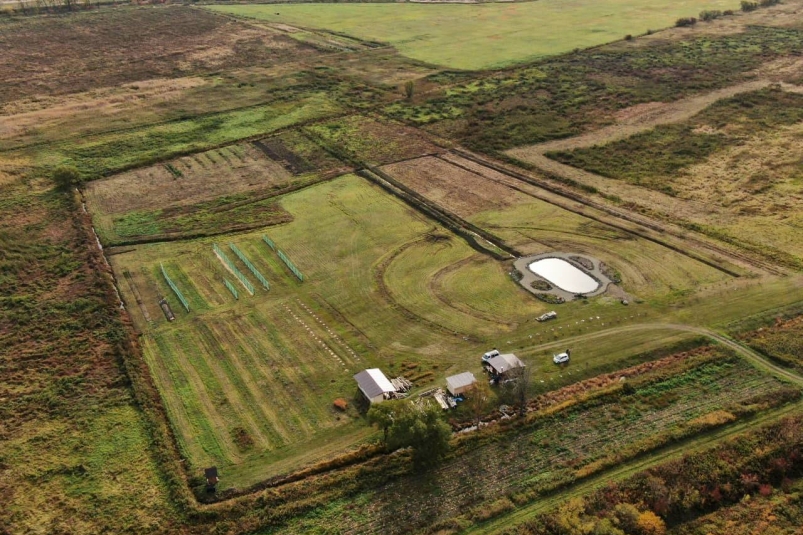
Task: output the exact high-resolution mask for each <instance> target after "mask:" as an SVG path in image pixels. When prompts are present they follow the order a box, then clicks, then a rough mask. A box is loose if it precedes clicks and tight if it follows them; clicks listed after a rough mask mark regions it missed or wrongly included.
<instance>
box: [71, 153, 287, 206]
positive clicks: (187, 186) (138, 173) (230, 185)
mask: <svg viewBox="0 0 803 535" xmlns="http://www.w3.org/2000/svg"><path fill="white" fill-rule="evenodd" d="M289 179H290V173H288V172H287V171H286V170H285V169H284V168H283V167H282V166H281V165H280V164H278V163H276V162H274V161H272V160H270V159H268V158H267V157H265V155H264V154H262V152H260V151H259V150H257V149H256V148H254V147H253V146H251V145H250V144H247V143H244V144H240V145H231V146H228V147H224V148H222V149H215V150H211V151H207V152H201V153H198V154H193V155H192V156H185V157H183V158H178V159H177V160H172V161H170V162H167V163H164V164H157V165H152V166H150V167H145V168H142V169H137V170H134V171H129V172H127V173H122V174H120V175H116V176H113V177H110V178H106V179H103V180H95V181H93V182H90V183H89V184H88V185H87V187H86V198H87V205H88V207H89V209H90V211H91V212H92V213H93V214H99V213H100V214H108V215H119V214H124V213H127V212H132V211H143V210H156V209H165V208H169V207H174V206H187V205H192V204H196V203H199V202H202V201H208V200H212V199H215V198H217V197H222V196H230V195H233V194H236V193H242V192H252V191H256V190H259V189H265V188H269V187H272V186H275V185H277V184H278V185H281V184H284V183H286V182H287V181H288V180H289Z"/></svg>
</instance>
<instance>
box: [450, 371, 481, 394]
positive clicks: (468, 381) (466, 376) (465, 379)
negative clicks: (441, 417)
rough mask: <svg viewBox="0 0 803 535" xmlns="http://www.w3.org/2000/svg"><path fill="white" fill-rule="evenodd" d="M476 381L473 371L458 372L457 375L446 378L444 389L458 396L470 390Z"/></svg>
mask: <svg viewBox="0 0 803 535" xmlns="http://www.w3.org/2000/svg"><path fill="white" fill-rule="evenodd" d="M476 382H477V379H476V378H475V377H474V374H473V373H471V372H463V373H458V374H457V375H452V376H451V377H447V378H446V390H448V391H449V393H450V394H451V395H452V396H459V395H462V394H463V393H465V392H468V391H469V390H471V388H472V387H473V386H474V383H476Z"/></svg>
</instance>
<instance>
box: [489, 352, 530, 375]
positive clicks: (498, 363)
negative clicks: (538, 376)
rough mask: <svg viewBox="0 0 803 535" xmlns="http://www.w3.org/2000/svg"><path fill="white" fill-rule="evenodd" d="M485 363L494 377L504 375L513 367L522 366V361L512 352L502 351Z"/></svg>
mask: <svg viewBox="0 0 803 535" xmlns="http://www.w3.org/2000/svg"><path fill="white" fill-rule="evenodd" d="M485 364H486V366H487V368H488V371H490V373H491V375H492V376H494V377H504V376H505V374H507V373H508V372H509V371H510V370H512V369H514V368H524V363H523V362H522V361H521V360H519V357H517V356H516V355H514V354H513V353H502V354H501V355H497V356H495V357H494V358H492V359H489V360H488V361H487V362H486V363H485Z"/></svg>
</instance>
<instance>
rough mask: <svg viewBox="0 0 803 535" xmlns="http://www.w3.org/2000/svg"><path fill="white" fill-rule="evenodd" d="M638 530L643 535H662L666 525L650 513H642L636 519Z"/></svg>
mask: <svg viewBox="0 0 803 535" xmlns="http://www.w3.org/2000/svg"><path fill="white" fill-rule="evenodd" d="M638 529H639V533H643V534H644V535H664V534H665V533H666V524H664V521H663V520H661V517H659V516H658V515H656V514H655V513H653V512H652V511H644V512H643V513H641V514H640V515H639V517H638Z"/></svg>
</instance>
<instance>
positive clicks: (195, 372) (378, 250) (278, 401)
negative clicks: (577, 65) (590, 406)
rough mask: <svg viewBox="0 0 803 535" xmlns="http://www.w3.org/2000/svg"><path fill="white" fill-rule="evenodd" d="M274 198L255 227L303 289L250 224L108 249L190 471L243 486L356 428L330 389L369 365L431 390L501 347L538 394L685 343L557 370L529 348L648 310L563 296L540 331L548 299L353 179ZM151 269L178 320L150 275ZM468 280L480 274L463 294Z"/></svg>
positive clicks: (607, 351)
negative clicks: (553, 318)
mask: <svg viewBox="0 0 803 535" xmlns="http://www.w3.org/2000/svg"><path fill="white" fill-rule="evenodd" d="M281 204H282V206H283V207H284V208H285V209H286V210H287V211H288V212H289V213H291V214H292V215H293V221H292V222H290V223H287V224H283V225H279V226H276V227H269V228H267V229H265V231H264V232H265V233H267V234H268V235H269V236H270V237H271V239H272V240H274V241H275V242H276V244H277V245H278V246H279V247H280V248H281V249H282V250H284V251H285V252H286V253H287V255H288V256H289V257H290V258H291V259H292V261H293V262H294V263H295V264H296V266H298V268H299V269H300V270H301V271H302V272H303V273H304V275H305V277H306V278H305V281H304V282H303V283H301V282H299V281H298V280H296V279H295V277H294V276H293V275H292V274H291V273H290V271H289V270H288V269H287V268H286V267H285V266H284V265H283V264H282V263H281V261H280V260H279V258H278V257H277V255H276V253H274V252H273V251H271V249H270V248H269V247H268V246H267V245H266V244H265V243H263V241H262V240H261V236H262V234H263V231H259V232H253V233H248V234H241V235H232V236H229V237H225V238H223V237H222V238H219V239H201V240H194V241H184V242H166V243H159V244H154V245H144V246H139V247H138V248H137V249H135V250H132V251H129V252H123V253H121V254H117V255H114V256H112V257H111V258H112V262H113V265H114V267H115V269H116V270H117V271H118V273H119V272H124V271H128V272H129V273H130V274H131V275H130V279H131V281H133V282H132V283H128V284H124V285H122V290H123V292H124V296H125V297H126V298H127V301H128V302H129V303H131V304H132V307H131V310H132V313H133V314H134V319H135V321H136V323H137V325H138V327H139V329H140V330H141V331H142V332H143V333H144V338H143V347H144V350H145V357H146V360H147V361H148V364H149V365H150V367H151V370H152V373H153V375H154V378H155V380H156V383H157V385H158V387H159V389H160V391H161V392H162V395H163V396H164V400H165V403H166V405H167V408H168V411H169V413H170V416H171V419H172V420H173V425H174V426H175V428H176V432H177V436H178V438H179V442H180V444H181V446H182V449H183V450H184V452H185V454H186V455H187V456H188V458H189V459H190V461H191V462H192V465H193V466H195V467H203V466H207V465H211V464H217V465H218V466H219V467H220V468H221V469H222V470H225V471H226V474H227V484H229V485H233V486H237V487H241V486H244V485H248V484H252V483H256V482H257V481H259V480H261V479H264V478H265V477H268V476H270V475H275V474H277V473H280V472H282V471H286V470H288V469H290V468H293V467H297V466H300V465H301V464H305V463H309V462H314V461H316V460H320V459H323V458H326V457H327V456H328V455H331V454H332V453H335V452H337V451H343V450H345V449H347V448H348V447H349V446H351V445H354V444H356V443H358V442H360V441H361V440H364V439H365V438H366V437H367V436H369V435H370V434H371V433H372V431H371V430H370V429H369V428H367V427H366V426H365V425H364V423H363V421H362V419H361V417H359V416H358V415H357V413H356V412H355V411H354V410H353V409H349V411H347V412H346V413H338V412H336V411H335V410H334V409H333V408H332V401H333V400H334V399H336V398H340V397H342V398H346V399H348V400H352V399H353V398H354V395H355V387H354V384H353V381H352V378H351V376H352V375H353V374H354V373H356V372H357V371H359V370H360V369H363V368H366V367H374V366H377V367H381V368H382V369H384V370H385V372H386V373H388V374H389V375H397V374H404V375H405V376H407V377H409V378H411V379H413V380H414V381H416V384H417V387H421V388H424V387H431V386H436V385H440V384H441V383H442V382H443V378H444V377H445V376H446V375H448V374H451V373H457V372H460V371H464V370H471V371H473V372H474V373H475V374H477V375H478V376H481V373H482V370H481V366H480V361H479V359H478V356H479V355H481V354H482V352H484V351H486V350H487V349H489V348H490V347H494V346H499V347H505V348H507V349H509V350H511V351H516V352H519V353H521V354H522V356H523V357H524V358H525V359H526V360H528V361H530V360H531V361H532V363H533V365H536V367H537V369H538V370H539V375H540V376H541V377H542V378H544V379H545V380H548V384H547V383H544V385H543V388H547V386H557V385H561V384H566V383H567V382H571V381H573V380H578V379H581V378H583V377H587V376H589V375H591V374H595V373H599V372H601V371H604V370H609V369H612V367H613V368H615V367H617V366H618V365H617V364H616V363H620V364H625V363H628V364H632V363H636V362H640V361H641V360H643V359H644V358H651V357H650V355H648V354H647V353H648V352H649V351H652V350H655V349H657V348H659V347H661V346H665V345H667V344H672V343H677V342H679V341H683V340H687V339H689V338H690V337H691V336H690V335H688V334H685V333H675V332H671V331H666V332H660V330H659V332H645V333H636V334H634V335H632V336H630V337H629V338H628V339H627V340H624V339H623V338H622V337H620V336H615V335H611V336H603V337H601V338H599V339H595V340H593V341H589V342H588V343H581V342H578V343H577V345H576V346H575V347H577V348H578V349H579V350H580V351H583V352H584V354H585V357H584V362H585V364H584V365H582V366H578V367H577V368H576V369H572V370H568V371H567V372H566V373H565V374H562V373H561V374H559V373H557V371H558V370H556V369H552V368H553V367H552V366H548V365H544V366H542V365H541V362H542V361H541V357H542V355H541V354H535V353H532V352H531V351H528V349H527V348H528V346H532V345H533V344H536V343H541V342H545V341H552V340H558V339H560V338H561V337H562V336H564V335H565V336H570V335H580V334H582V333H584V332H589V331H593V330H595V329H601V328H604V326H605V325H606V322H607V325H608V326H609V327H610V326H611V325H613V324H617V325H618V324H623V323H626V322H628V321H632V319H631V318H633V317H638V316H642V315H643V314H646V313H647V311H644V312H641V311H635V310H632V309H627V308H625V307H622V306H621V305H618V304H616V303H614V302H613V301H610V300H608V301H606V300H598V301H595V302H594V304H591V305H586V304H583V303H572V304H569V305H566V306H564V307H563V309H562V310H561V317H562V320H563V321H562V322H561V325H559V326H558V327H560V328H556V326H554V325H546V324H544V325H542V324H538V323H537V322H535V321H533V319H534V317H536V316H537V315H538V314H541V313H543V312H544V311H545V310H547V306H546V305H545V304H544V303H540V302H538V301H536V300H534V299H533V298H532V297H530V296H529V295H528V294H527V293H526V292H524V291H523V290H522V289H521V288H520V287H518V285H517V284H516V283H515V282H514V281H512V280H511V279H510V276H509V275H508V274H507V273H506V271H505V268H504V266H503V265H502V264H500V263H499V262H495V261H492V260H490V259H488V258H486V257H484V256H482V255H479V254H478V253H477V252H476V251H474V250H473V249H471V248H470V247H469V246H468V245H467V244H466V243H465V242H464V241H462V240H460V239H458V238H456V237H454V236H450V235H449V234H447V233H446V231H445V230H444V229H442V228H441V227H439V226H438V225H436V224H434V223H432V222H429V221H427V220H424V219H423V218H422V217H421V216H420V215H418V214H417V213H416V212H413V211H411V210H410V209H409V208H408V207H406V206H405V205H404V204H402V203H401V202H400V201H398V200H397V199H395V198H394V197H391V196H389V195H388V194H386V193H385V192H384V191H382V190H380V189H378V188H377V187H375V186H373V185H371V184H370V183H368V182H366V181H365V180H363V179H360V178H357V177H354V176H346V177H343V178H340V179H337V180H334V181H332V182H326V183H322V184H318V185H316V186H313V187H310V188H307V189H305V190H302V191H299V192H296V193H292V194H289V195H286V196H284V197H283V198H282V200H281ZM230 242H231V243H235V244H236V245H237V246H238V247H239V249H240V250H242V251H243V253H244V254H245V255H246V256H247V257H248V258H249V259H250V261H251V262H252V263H253V264H254V266H255V267H256V268H257V269H258V270H259V271H260V272H261V273H262V274H263V275H264V276H265V277H266V278H267V279H268V280H269V281H270V284H271V287H270V290H269V291H266V290H264V289H263V288H261V287H260V285H259V284H257V281H256V279H255V278H254V277H253V275H251V274H250V272H249V271H248V270H247V268H246V267H245V265H244V264H242V263H241V261H240V260H238V259H236V257H235V256H234V255H233V254H231V253H230V252H229V249H228V243H230ZM213 243H219V245H220V246H221V248H222V249H224V250H225V252H226V254H227V256H228V257H229V258H231V259H232V260H233V261H234V262H235V265H237V267H238V269H239V270H240V271H241V272H242V273H245V274H246V277H247V278H248V279H249V280H250V281H251V283H252V284H253V285H254V287H255V288H256V290H255V295H254V296H250V295H249V293H248V292H247V291H246V289H245V288H244V287H243V285H242V284H241V283H239V282H238V281H237V279H236V278H235V277H234V276H233V275H232V274H231V273H230V272H229V271H228V270H227V269H226V268H224V267H223V265H222V263H221V262H219V261H218V260H217V258H216V256H215V255H214V253H213V251H212V245H213ZM162 263H163V264H164V266H165V269H166V270H167V272H168V273H169V275H170V277H171V279H172V280H173V281H174V282H175V284H176V285H177V286H178V287H179V289H180V290H181V292H182V293H183V295H184V297H185V298H186V299H187V301H188V302H189V305H190V312H189V313H187V312H185V311H184V310H183V308H182V307H181V305H180V303H179V302H178V300H177V298H176V297H175V295H174V294H173V292H172V290H170V288H169V287H168V286H167V284H166V283H165V281H164V279H163V277H162V276H161V272H160V268H159V266H160V264H162ZM474 277H479V278H482V279H486V278H487V279H489V280H490V281H492V283H491V284H489V286H488V287H487V288H482V287H478V286H477V285H476V284H475V285H473V286H474V287H476V288H477V291H476V292H471V291H468V290H470V289H471V288H472V284H471V282H470V280H471V279H472V278H474ZM125 279H126V280H128V279H129V277H125ZM224 279H228V280H229V281H231V282H232V283H233V284H234V286H235V288H236V289H237V291H238V293H239V300H235V298H234V296H233V295H232V294H231V293H230V292H229V290H228V289H226V287H225V286H224V284H223V280H224ZM135 290H136V294H137V295H139V296H140V299H141V300H142V302H143V304H142V306H141V307H140V306H138V305H136V304H135V301H136V299H135V297H134V295H135ZM490 294H493V295H492V296H491V297H489V295H490ZM158 295H164V296H166V297H167V299H168V301H169V302H170V303H171V306H172V308H173V310H174V312H175V313H176V315H177V316H178V317H177V320H176V321H175V322H173V323H168V322H167V321H165V319H164V317H163V315H162V312H161V310H160V309H159V308H158V306H157V305H156V301H157V296H158ZM146 312H147V317H146V315H145V313H146ZM586 322H587V323H586ZM563 328H565V329H566V330H565V331H562V329H563ZM511 338H512V339H515V340H517V341H516V343H515V344H513V343H511V342H510V340H511ZM640 355H641V356H640ZM536 360H537V362H536ZM547 361H548V359H547V358H544V360H543V362H547ZM553 373H554V376H553ZM564 375H565V377H564ZM539 384H540V383H539ZM336 439H337V440H336Z"/></svg>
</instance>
